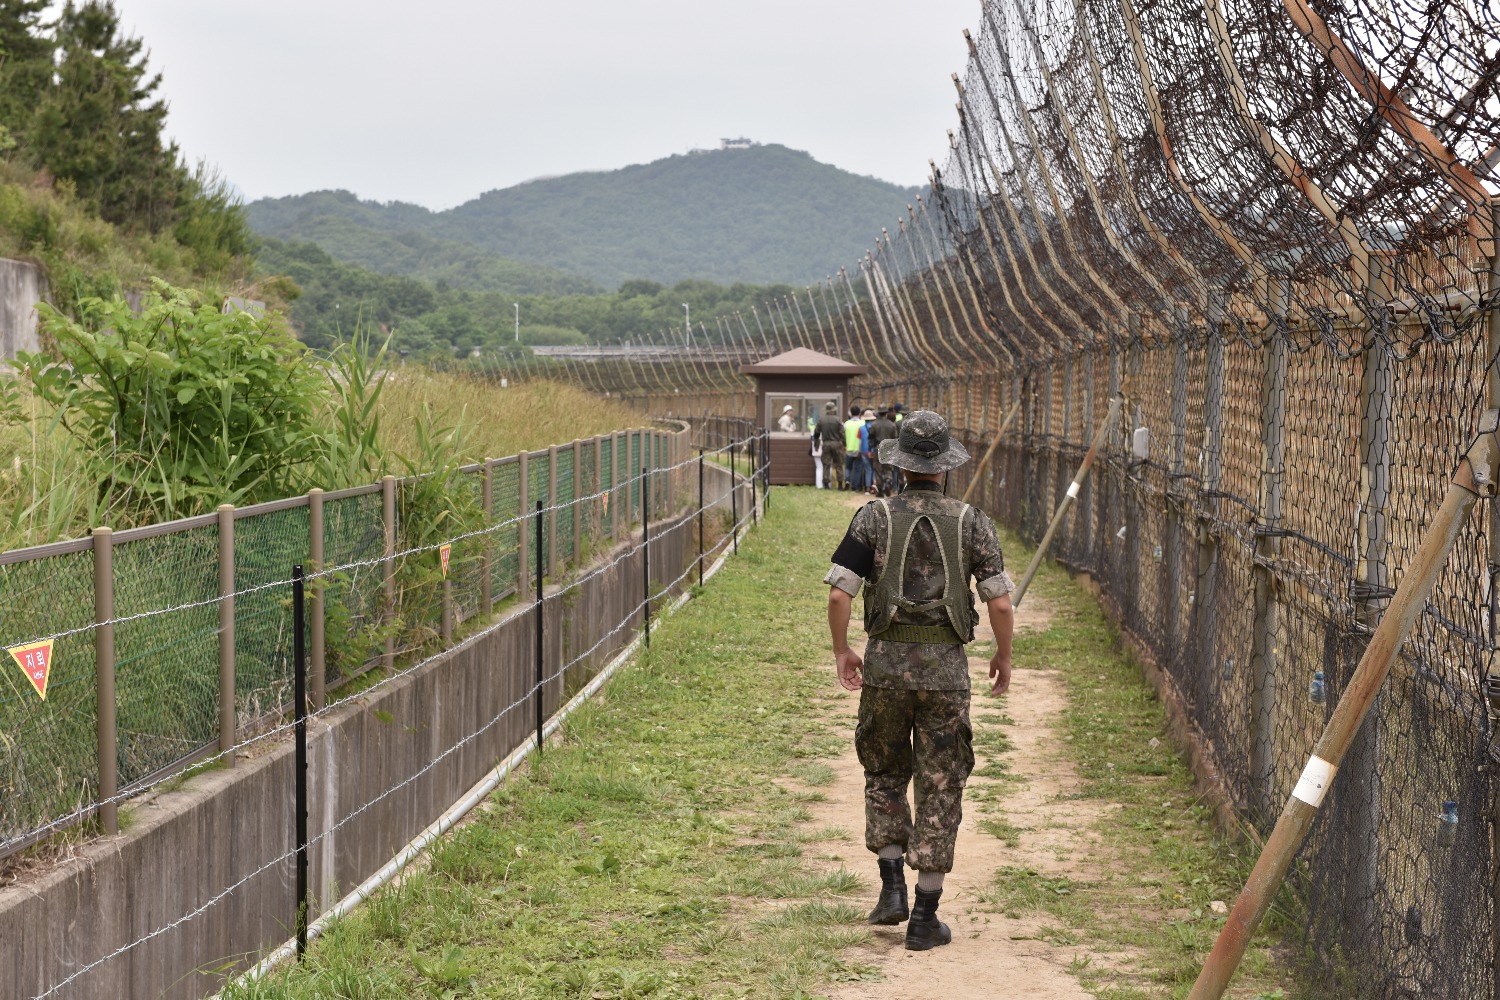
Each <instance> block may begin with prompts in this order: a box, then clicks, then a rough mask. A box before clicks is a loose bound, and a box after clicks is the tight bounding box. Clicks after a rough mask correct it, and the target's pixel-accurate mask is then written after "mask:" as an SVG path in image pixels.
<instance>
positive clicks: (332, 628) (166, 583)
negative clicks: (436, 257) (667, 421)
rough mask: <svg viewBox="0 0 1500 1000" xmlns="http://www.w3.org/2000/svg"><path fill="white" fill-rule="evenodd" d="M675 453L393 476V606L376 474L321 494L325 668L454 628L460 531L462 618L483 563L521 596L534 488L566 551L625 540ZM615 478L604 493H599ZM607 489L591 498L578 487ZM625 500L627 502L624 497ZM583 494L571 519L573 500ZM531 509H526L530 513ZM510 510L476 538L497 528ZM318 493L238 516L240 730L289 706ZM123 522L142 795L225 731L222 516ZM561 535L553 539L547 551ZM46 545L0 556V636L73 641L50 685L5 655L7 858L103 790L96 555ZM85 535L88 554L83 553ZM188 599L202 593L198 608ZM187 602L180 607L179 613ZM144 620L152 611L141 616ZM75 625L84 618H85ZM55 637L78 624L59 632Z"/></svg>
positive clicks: (116, 579) (661, 450) (475, 596)
mask: <svg viewBox="0 0 1500 1000" xmlns="http://www.w3.org/2000/svg"><path fill="white" fill-rule="evenodd" d="M668 453H669V449H668V445H667V442H666V440H665V439H664V438H662V437H660V436H657V435H648V434H643V433H642V432H638V431H636V432H631V433H629V434H628V435H627V436H626V437H625V438H624V439H620V438H616V437H615V436H613V435H611V436H608V437H604V438H601V439H600V440H599V441H598V443H597V444H596V443H595V442H594V441H586V442H581V443H580V444H579V445H578V446H577V447H576V449H575V448H574V447H573V446H567V447H562V448H559V449H558V450H557V452H556V456H557V465H556V476H555V483H556V492H555V495H552V489H553V482H554V478H553V474H552V473H553V470H552V468H551V467H550V466H549V463H548V453H547V452H538V453H536V454H534V455H532V456H530V459H529V464H528V477H527V489H526V491H525V496H524V497H523V496H522V494H521V490H520V466H519V463H518V462H515V461H509V462H505V463H502V464H497V465H495V466H494V468H493V471H492V492H491V503H490V509H489V511H488V512H486V510H485V508H484V502H483V496H484V474H483V471H482V470H480V471H475V472H469V473H462V474H456V475H454V476H452V477H450V478H449V479H447V480H442V479H440V478H439V477H432V476H429V477H414V478H411V479H407V480H403V481H401V482H400V483H398V485H397V496H396V501H397V503H396V509H397V518H396V520H397V524H396V544H397V547H398V550H415V551H411V552H410V554H409V555H407V556H404V557H402V558H401V559H400V560H399V561H398V563H397V566H396V570H395V579H396V590H397V605H396V618H395V621H394V622H388V621H387V620H386V616H385V614H384V611H385V590H384V568H383V564H382V563H381V561H380V560H381V557H382V555H383V554H384V551H385V525H384V523H383V520H382V494H381V490H380V488H379V487H378V486H372V487H370V488H368V489H363V490H357V491H350V492H348V493H335V494H332V495H330V497H329V498H328V499H326V500H325V502H324V503H323V528H322V535H323V538H322V542H323V565H324V566H325V567H328V568H329V570H328V573H327V575H326V576H323V577H320V578H319V579H318V580H317V581H315V582H314V584H313V586H315V587H316V586H319V585H320V586H321V587H322V590H323V597H324V622H325V644H324V650H325V668H326V681H327V685H328V689H329V690H330V691H336V690H337V688H338V687H339V686H340V684H341V683H343V682H346V681H348V680H350V679H352V678H354V677H356V676H358V675H359V674H360V673H362V672H363V671H365V670H366V669H369V668H370V667H371V666H373V665H376V664H378V663H379V662H380V657H381V653H382V650H383V647H384V639H385V636H386V635H387V634H388V633H390V632H392V631H394V633H395V634H396V636H397V647H398V648H399V649H402V650H411V649H416V648H418V647H421V646H423V645H424V644H426V643H429V642H430V641H431V640H432V639H434V638H435V637H436V636H437V635H438V633H439V630H440V628H441V615H442V593H443V586H442V581H443V574H442V563H441V556H440V552H439V547H440V546H441V545H442V544H443V543H444V542H445V541H447V540H448V539H452V538H457V541H454V542H453V543H452V546H453V547H452V551H451V554H450V560H449V571H448V572H449V577H448V578H449V580H451V582H452V586H451V588H450V597H451V600H452V609H453V614H454V620H455V622H462V621H464V620H465V619H468V618H472V617H473V616H474V615H475V614H476V613H477V612H478V611H479V610H480V608H481V606H482V601H483V587H484V579H483V572H484V559H485V554H486V552H487V551H488V553H489V556H490V559H489V566H490V579H489V585H490V589H491V594H492V597H493V598H494V599H496V600H499V599H502V598H503V597H505V596H506V595H507V594H510V593H513V592H514V591H515V589H516V586H517V576H518V572H519V569H520V566H519V555H518V549H519V544H520V540H521V538H522V537H523V532H524V537H525V539H526V549H527V574H526V575H527V581H528V585H529V581H531V580H534V579H535V573H536V566H537V563H538V558H539V557H541V556H542V553H539V552H538V551H537V547H536V545H535V544H534V542H533V539H534V537H535V535H534V532H535V519H534V517H533V516H530V515H531V511H532V510H534V508H535V504H536V502H537V501H542V502H543V503H544V505H546V506H552V507H556V508H557V510H556V514H555V517H549V518H548V519H547V523H548V525H549V530H550V526H551V525H552V524H553V523H555V525H556V532H557V538H556V547H557V552H558V556H559V559H560V561H562V562H567V561H569V560H571V559H572V555H573V551H574V545H575V533H576V535H577V541H578V543H579V545H580V546H581V547H582V548H583V550H584V551H585V552H588V551H591V550H592V548H593V547H594V546H595V544H596V543H598V542H600V541H601V540H602V539H605V538H609V537H610V528H611V524H612V522H613V520H614V517H613V516H612V515H618V516H619V518H620V523H621V524H622V525H624V526H625V527H626V530H628V527H629V525H631V524H633V523H637V522H638V521H639V518H640V505H641V480H640V476H639V473H640V470H641V467H642V466H643V465H644V466H649V467H650V468H652V469H654V470H655V469H661V468H662V467H663V466H664V465H665V464H666V456H667V455H668ZM665 479H666V475H665V474H660V475H657V476H656V477H655V478H653V481H652V485H651V489H652V495H653V508H654V511H661V510H665V497H664V496H662V491H663V489H664V485H663V484H664V483H665ZM604 491H610V492H609V493H607V494H605V495H600V496H596V495H597V494H601V493H603V492H604ZM584 497H593V498H594V499H588V500H580V499H579V498H584ZM621 504H623V505H624V506H623V507H621V506H620V505H621ZM575 507H576V509H577V516H576V521H575V516H574V508H575ZM518 516H519V517H520V520H516V519H517V518H518ZM506 521H511V522H513V523H511V524H509V525H507V526H506V527H504V528H500V529H498V530H494V531H491V532H488V533H483V534H474V535H473V536H472V537H464V536H467V535H469V533H471V532H478V531H480V529H481V528H485V527H489V526H493V525H497V524H501V523H503V522H506ZM309 531H310V514H309V508H308V506H307V504H306V501H305V500H299V501H295V502H293V505H291V506H287V507H285V508H284V509H272V510H255V509H250V510H243V511H238V512H236V517H235V521H234V536H235V537H234V564H235V565H234V588H235V590H236V592H237V593H236V599H235V634H234V661H235V706H234V707H235V717H236V719H237V720H238V727H239V729H240V732H241V735H243V733H244V731H245V730H246V729H247V728H250V729H254V728H255V727H256V726H257V725H259V724H264V723H265V722H267V721H269V720H271V719H273V718H275V717H277V716H278V715H279V713H281V712H283V711H284V710H285V709H286V707H287V705H288V704H289V702H290V696H291V688H292V669H293V649H294V637H293V635H292V611H293V609H292V593H291V583H290V581H291V576H292V572H293V568H294V567H295V566H297V565H303V566H304V567H306V568H307V569H308V571H309V572H311V571H312V569H313V567H312V566H311V565H310V558H311V544H310V538H309ZM140 534H142V533H140V532H132V533H122V535H123V537H122V538H120V539H118V540H117V541H116V543H115V545H114V547H113V548H114V551H113V557H114V558H113V562H114V575H113V592H114V607H115V617H116V619H117V621H116V624H115V671H116V717H117V731H118V753H117V760H116V762H115V766H116V768H117V773H116V779H117V782H118V786H119V787H120V788H121V789H124V790H126V791H127V792H128V791H129V790H130V789H132V787H140V786H142V785H144V784H147V783H149V782H150V781H152V780H154V779H155V778H156V777H157V776H159V775H161V774H163V773H166V772H168V771H170V770H171V769H172V768H174V767H179V766H181V764H182V762H183V761H184V759H185V758H188V757H190V756H193V755H195V754H196V753H198V752H199V751H201V750H202V749H204V748H205V747H208V746H212V745H213V744H214V743H215V742H216V741H217V739H218V737H219V732H218V725H219V722H218V719H219V709H220V705H219V643H220V631H219V608H220V604H219V529H218V525H217V521H216V520H215V519H213V518H211V517H209V518H196V519H191V520H189V521H187V522H183V523H182V524H181V525H174V526H173V530H167V531H164V532H163V533H161V534H154V535H153V534H149V533H146V535H147V536H146V537H132V535H137V536H139V535H140ZM552 544H553V539H551V538H547V539H545V544H544V546H543V552H545V551H546V550H548V549H550V548H551V547H552ZM57 548H58V547H55V546H54V547H50V548H49V549H47V550H43V552H42V554H41V556H40V557H39V558H32V559H25V560H21V561H14V562H10V563H6V564H0V647H4V648H7V649H8V648H11V647H21V646H23V645H27V644H30V643H34V642H36V641H38V640H44V639H46V638H48V637H52V636H57V638H56V640H55V643H54V646H53V649H52V654H51V672H50V675H49V680H48V684H47V688H46V698H45V700H44V699H43V698H42V697H40V696H39V694H38V692H37V691H36V690H35V689H34V688H33V687H32V685H31V683H30V681H29V680H28V678H27V676H26V675H25V674H24V673H23V672H22V670H21V669H20V667H19V666H18V664H17V663H16V662H15V661H14V660H13V659H12V658H11V657H10V656H9V655H8V654H6V655H5V656H4V661H3V664H0V678H3V681H0V782H3V788H4V789H5V794H4V795H3V796H0V854H3V853H5V852H6V851H7V850H14V849H15V848H17V847H18V846H21V845H24V844H25V843H29V842H30V841H31V840H32V839H34V838H35V836H36V835H38V834H39V833H43V832H45V831H46V830H47V829H49V828H51V826H53V825H60V824H66V823H70V822H74V821H76V820H77V819H79V818H80V817H83V816H86V815H87V813H88V811H89V809H90V808H91V807H92V806H93V805H94V803H95V799H96V796H97V791H98V787H99V781H98V778H99V775H98V763H97V760H96V753H97V751H96V745H97V725H96V719H97V705H96V701H97V698H96V693H95V691H96V668H95V662H94V659H95V657H94V654H95V645H94V644H95V630H94V629H93V627H92V624H93V621H94V615H95V609H94V594H93V568H94V555H93V552H92V549H91V546H90V543H88V542H81V543H68V544H67V545H64V546H63V547H62V551H61V552H59V551H57ZM69 549H73V551H69ZM185 605H192V606H190V607H187V606H185ZM170 609H175V610H170ZM133 616H139V617H133ZM74 630H78V631H76V632H75V631H74ZM59 633H73V634H67V635H61V636H59V635H58V634H59Z"/></svg>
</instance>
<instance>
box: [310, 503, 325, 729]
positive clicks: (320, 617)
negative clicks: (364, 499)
mask: <svg viewBox="0 0 1500 1000" xmlns="http://www.w3.org/2000/svg"><path fill="white" fill-rule="evenodd" d="M307 542H308V545H307V554H308V562H309V563H311V564H312V570H313V572H314V573H316V574H317V575H316V576H315V577H314V578H313V582H312V593H311V594H310V595H308V610H309V612H310V613H311V614H312V620H311V621H310V622H309V623H308V642H309V644H310V645H311V647H312V648H311V649H309V650H308V653H309V656H308V670H309V671H311V673H310V675H309V677H308V691H307V696H308V698H310V699H311V700H312V707H313V708H314V709H315V710H316V709H321V708H322V707H323V705H324V703H325V702H326V701H327V695H328V641H327V640H328V636H327V633H326V631H325V628H326V625H327V621H326V619H325V617H324V612H325V610H326V606H325V605H324V603H323V595H324V593H325V592H326V590H327V586H328V585H327V583H326V581H324V579H323V570H324V569H325V568H326V567H325V566H324V563H323V491H322V490H320V489H318V488H316V487H314V488H313V489H310V490H308V491H307Z"/></svg>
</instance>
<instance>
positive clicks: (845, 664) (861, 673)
mask: <svg viewBox="0 0 1500 1000" xmlns="http://www.w3.org/2000/svg"><path fill="white" fill-rule="evenodd" d="M833 661H834V664H835V665H836V666H837V667H838V672H839V684H840V685H842V686H843V688H844V690H845V691H858V690H859V689H860V688H862V687H864V686H865V661H864V660H861V659H860V658H859V654H858V653H856V652H855V651H854V650H852V649H846V650H844V651H843V652H842V653H835V654H834V655H833Z"/></svg>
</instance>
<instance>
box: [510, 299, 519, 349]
mask: <svg viewBox="0 0 1500 1000" xmlns="http://www.w3.org/2000/svg"><path fill="white" fill-rule="evenodd" d="M511 305H512V306H515V309H516V343H518V344H519V343H520V342H521V303H519V302H512V303H511Z"/></svg>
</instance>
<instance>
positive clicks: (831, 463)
mask: <svg viewBox="0 0 1500 1000" xmlns="http://www.w3.org/2000/svg"><path fill="white" fill-rule="evenodd" d="M813 440H814V441H818V442H821V443H822V445H823V455H822V462H823V488H824V489H825V490H841V489H843V488H844V425H843V423H841V422H840V421H839V417H838V404H837V403H835V402H833V401H832V400H829V401H828V402H826V403H824V404H823V419H821V420H819V421H818V425H817V426H816V427H814V428H813Z"/></svg>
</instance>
